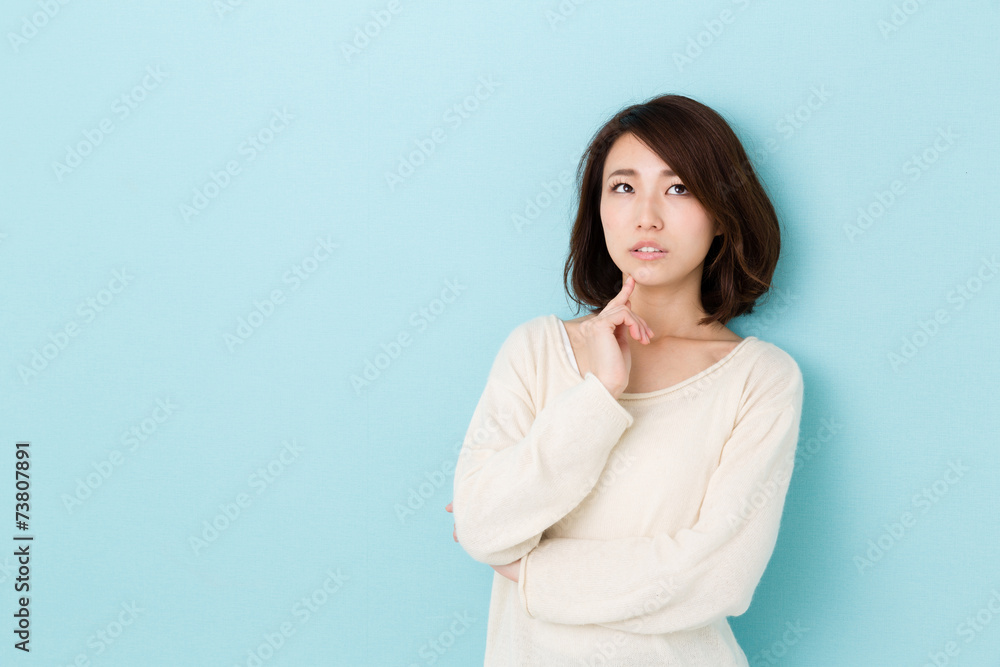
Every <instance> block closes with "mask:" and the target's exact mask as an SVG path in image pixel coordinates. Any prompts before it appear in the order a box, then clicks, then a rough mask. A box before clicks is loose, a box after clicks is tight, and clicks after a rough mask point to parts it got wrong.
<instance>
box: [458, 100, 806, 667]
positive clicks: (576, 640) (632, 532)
mask: <svg viewBox="0 0 1000 667" xmlns="http://www.w3.org/2000/svg"><path fill="white" fill-rule="evenodd" d="M579 176H580V179H579V180H580V192H579V207H578V211H577V216H576V222H575V225H574V227H573V230H572V234H571V238H570V252H569V257H568V258H567V261H566V266H565V271H564V274H563V280H564V284H566V283H567V277H571V280H572V287H573V292H574V294H573V299H574V301H575V302H576V303H577V304H578V305H586V306H588V307H589V310H590V313H589V314H588V315H585V316H584V317H580V318H577V319H575V320H570V321H567V322H563V321H562V320H560V319H558V318H556V317H555V316H554V315H543V316H539V317H536V318H534V319H532V320H529V321H528V322H525V323H523V324H521V325H519V326H518V327H516V328H515V329H514V330H513V331H512V332H511V333H510V334H509V335H508V337H507V339H506V340H505V341H504V343H503V345H502V346H501V348H500V351H499V353H498V355H497V357H496V360H495V361H494V363H493V366H492V368H491V370H490V375H489V377H488V379H487V382H486V388H485V390H484V392H483V395H482V397H481V398H480V400H479V403H478V405H477V407H476V410H475V412H474V414H473V418H472V423H471V425H470V427H469V430H468V433H467V434H466V437H465V440H464V442H463V446H462V450H461V453H460V454H459V458H458V463H457V465H456V469H455V481H454V501H453V503H450V504H449V505H448V506H447V507H446V509H447V510H448V511H454V516H455V531H454V533H453V535H454V537H455V539H456V540H457V541H458V542H459V543H460V544H461V545H462V547H463V548H464V549H465V551H466V552H467V553H468V554H469V555H470V556H471V557H472V558H474V559H475V560H477V561H480V562H482V563H487V564H489V565H491V566H492V567H493V569H494V570H496V574H495V575H494V578H493V587H492V596H491V601H490V614H489V620H488V626H487V640H486V660H485V665H486V666H487V667H489V666H493V665H495V666H500V665H510V666H511V667H514V666H516V667H525V666H530V665H544V666H545V667H558V666H559V665H668V664H669V665H686V666H691V665H712V666H713V667H720V666H723V665H747V664H748V661H747V658H746V656H745V654H744V653H743V651H742V650H741V649H740V647H739V645H738V644H737V642H736V639H735V637H734V636H733V634H732V631H731V630H730V627H729V623H728V621H727V617H728V616H738V615H740V614H742V613H743V612H745V611H746V610H747V608H748V607H749V605H750V601H751V598H752V596H753V592H754V589H755V588H756V586H757V583H758V582H759V581H760V578H761V576H762V575H763V572H764V570H765V568H766V566H767V563H768V561H769V560H770V557H771V553H772V551H773V549H774V545H775V543H776V540H777V535H778V529H779V524H780V520H781V515H782V509H783V506H784V500H785V495H786V492H787V489H788V485H789V481H790V477H791V471H792V468H793V465H794V458H795V448H796V443H797V440H798V431H799V422H800V416H801V409H802V398H803V382H802V375H801V372H800V370H799V367H798V365H797V364H796V362H795V361H794V359H793V358H792V357H791V356H790V355H788V354H787V353H786V352H784V351H783V350H781V349H780V348H778V347H777V346H776V345H774V344H772V343H769V342H766V341H763V340H760V339H758V338H756V337H754V336H748V337H746V338H740V337H739V336H737V335H736V334H735V333H733V332H732V331H731V330H730V329H728V328H727V327H726V323H727V322H728V321H729V320H731V319H732V318H734V317H736V316H738V315H741V314H743V313H750V312H752V311H753V307H754V305H755V304H756V303H757V301H758V299H759V298H760V297H762V296H763V295H764V294H765V293H766V292H767V290H768V288H769V287H770V284H771V278H772V275H773V273H774V269H775V265H776V263H777V260H778V255H779V249H780V234H779V226H778V220H777V216H776V214H775V211H774V208H773V206H772V205H771V202H770V201H769V199H768V197H767V195H766V193H765V192H764V189H763V187H762V186H761V184H760V182H759V180H758V178H757V176H756V175H755V173H754V170H753V167H752V166H751V164H750V161H749V160H748V158H747V155H746V153H745V151H744V150H743V147H742V146H741V144H740V142H739V139H738V138H737V137H736V135H735V134H734V133H733V131H732V129H731V128H730V127H729V126H728V124H727V123H726V122H725V120H724V119H723V118H722V117H721V116H719V115H718V114H717V113H716V112H714V111H713V110H711V109H710V108H708V107H706V106H705V105H703V104H701V103H699V102H696V101H694V100H692V99H689V98H687V97H683V96H678V95H667V96H663V97H658V98H655V99H652V100H650V101H648V102H646V103H643V104H638V105H634V106H630V107H628V108H626V109H624V110H622V111H621V112H619V113H618V114H616V115H615V116H614V117H613V118H612V119H611V120H610V121H609V122H608V123H606V124H605V125H604V126H603V127H602V128H601V129H600V130H599V131H598V132H597V134H596V135H595V136H594V138H593V140H592V141H591V144H590V146H589V147H588V148H587V151H586V153H585V154H584V156H583V159H581V162H580V173H579ZM567 291H569V288H568V284H567Z"/></svg>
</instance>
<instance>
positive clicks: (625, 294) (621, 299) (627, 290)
mask: <svg viewBox="0 0 1000 667" xmlns="http://www.w3.org/2000/svg"><path fill="white" fill-rule="evenodd" d="M634 287H635V278H633V277H632V274H629V275H628V276H626V277H625V282H623V283H622V289H621V291H620V292H618V294H616V295H615V296H614V298H612V299H611V301H608V305H611V304H612V303H616V304H617V303H625V302H626V301H628V298H629V296H631V295H632V288H634Z"/></svg>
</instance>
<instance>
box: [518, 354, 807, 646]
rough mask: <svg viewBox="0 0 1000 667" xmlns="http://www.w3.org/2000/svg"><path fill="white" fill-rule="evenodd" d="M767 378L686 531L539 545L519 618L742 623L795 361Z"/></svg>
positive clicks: (798, 390)
mask: <svg viewBox="0 0 1000 667" xmlns="http://www.w3.org/2000/svg"><path fill="white" fill-rule="evenodd" d="M787 359H789V360H791V357H787ZM771 375H772V376H771V379H770V380H767V381H765V382H762V383H759V384H758V385H757V389H756V390H755V391H752V392H751V396H750V398H748V399H746V400H745V401H744V403H743V405H742V406H741V409H740V410H739V413H740V414H739V415H738V416H737V419H736V424H735V426H734V428H733V431H732V433H731V435H730V437H729V439H728V440H727V441H726V443H725V445H724V447H723V450H722V455H721V458H720V463H719V465H718V467H717V468H716V470H715V471H714V472H713V474H712V476H711V478H710V479H709V483H708V486H707V489H706V492H705V496H704V499H703V501H702V505H701V510H700V512H699V515H698V519H697V521H696V522H695V524H694V525H693V526H692V527H690V528H684V529H681V530H679V531H676V533H675V534H673V535H670V534H667V533H660V534H656V535H653V536H651V537H649V536H642V537H628V538H620V539H612V540H594V539H576V538H562V537H557V538H551V539H545V540H543V541H541V543H540V544H538V545H537V546H536V547H535V548H534V549H533V550H531V551H530V552H529V553H528V554H527V556H525V557H524V558H523V559H522V560H521V565H520V571H519V577H518V583H517V586H518V598H519V601H520V606H521V609H522V610H523V611H524V612H525V613H526V614H527V615H528V616H529V617H531V618H538V619H542V620H545V621H550V622H553V623H564V624H588V623H592V624H598V625H603V626H605V627H609V628H613V629H617V630H624V631H627V632H634V633H640V634H661V633H669V632H677V631H681V630H688V629H693V628H697V627H700V626H703V625H706V624H709V623H711V622H713V621H715V620H717V619H720V618H723V617H726V616H739V615H741V614H743V613H744V612H745V611H746V610H747V609H748V608H749V606H750V601H751V598H752V597H753V593H754V590H755V588H756V587H757V584H758V582H759V581H760V579H761V577H762V576H763V573H764V570H765V568H766V566H767V563H768V561H769V560H770V558H771V554H772V552H773V550H774V546H775V544H776V542H777V536H778V528H779V524H780V522H781V515H782V511H783V507H784V500H785V495H786V493H787V490H788V486H789V483H790V481H791V473H792V469H793V468H794V463H795V449H796V445H797V441H798V433H799V423H800V417H801V409H802V376H801V373H800V371H799V368H798V366H797V365H796V364H795V363H794V361H793V360H792V361H791V366H790V367H787V366H786V367H785V369H784V370H783V371H782V372H781V373H776V374H771Z"/></svg>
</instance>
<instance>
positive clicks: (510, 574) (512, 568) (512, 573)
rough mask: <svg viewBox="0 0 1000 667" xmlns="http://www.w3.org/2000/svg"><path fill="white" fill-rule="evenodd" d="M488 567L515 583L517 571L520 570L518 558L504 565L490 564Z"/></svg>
mask: <svg viewBox="0 0 1000 667" xmlns="http://www.w3.org/2000/svg"><path fill="white" fill-rule="evenodd" d="M490 567H492V568H493V569H494V570H496V571H497V572H499V573H500V574H501V576H504V577H507V578H508V579H510V580H511V581H513V582H514V583H517V573H518V572H520V571H521V559H520V558H518V559H517V560H516V561H514V562H513V563H507V564H506V565H490Z"/></svg>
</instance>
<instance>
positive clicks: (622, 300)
mask: <svg viewBox="0 0 1000 667" xmlns="http://www.w3.org/2000/svg"><path fill="white" fill-rule="evenodd" d="M634 288H635V278H633V277H632V276H628V277H627V278H625V282H624V283H623V284H622V290H621V291H620V292H619V293H618V294H617V295H616V296H615V297H614V298H613V299H611V301H609V302H608V305H607V306H605V307H604V309H603V310H602V311H601V312H600V313H598V314H597V316H596V317H593V318H591V319H589V320H584V321H583V322H581V323H580V328H579V331H580V335H581V336H582V337H583V339H584V341H585V345H586V350H587V355H588V357H589V359H590V365H591V368H592V370H591V372H592V373H593V374H594V375H596V376H597V379H598V380H600V381H601V383H602V384H604V386H605V387H607V389H608V391H609V392H610V393H611V395H612V396H614V397H615V398H618V396H620V395H621V393H622V392H623V391H625V387H627V386H628V378H629V373H630V372H631V370H632V352H631V350H629V346H628V339H627V338H626V336H627V335H628V334H631V335H632V338H635V339H636V340H638V341H641V342H642V343H644V344H647V343H649V341H650V339H652V337H653V330H652V329H650V328H649V325H648V324H646V322H645V320H643V319H642V318H641V317H639V316H638V315H636V314H635V313H633V312H632V304H631V303H630V302H629V297H630V296H631V295H632V290H633V289H634ZM626 331H627V332H628V333H626Z"/></svg>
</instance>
